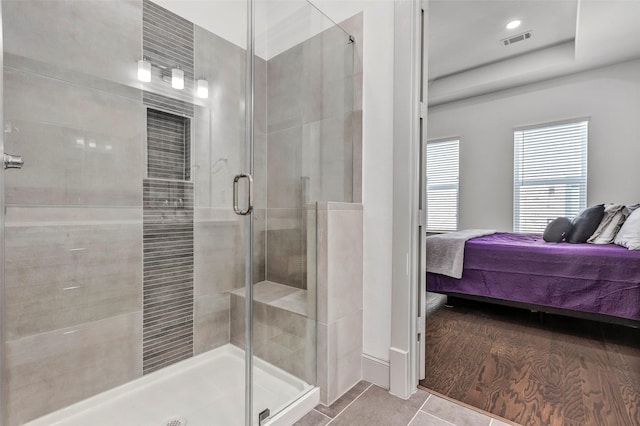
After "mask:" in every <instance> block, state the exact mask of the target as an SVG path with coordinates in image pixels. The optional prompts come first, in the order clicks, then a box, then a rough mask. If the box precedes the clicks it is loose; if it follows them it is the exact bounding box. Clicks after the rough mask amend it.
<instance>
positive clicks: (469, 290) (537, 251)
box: [427, 233, 640, 327]
mask: <svg viewBox="0 0 640 426" xmlns="http://www.w3.org/2000/svg"><path fill="white" fill-rule="evenodd" d="M427 256H429V245H427ZM463 259H464V260H463V265H462V278H459V279H458V278H454V277H452V276H447V275H443V274H440V273H433V272H429V268H427V289H428V291H431V292H437V293H444V294H447V295H451V296H458V297H466V298H471V299H476V300H484V301H490V302H494V303H501V304H507V305H512V306H518V307H524V308H529V309H535V310H539V311H542V312H550V313H560V314H565V315H573V316H578V317H583V318H589V319H596V320H602V321H607V322H612V323H617V324H623V325H628V326H632V327H638V326H639V325H640V250H628V249H626V248H624V247H620V246H617V245H615V244H606V245H595V244H570V243H546V242H544V241H543V240H542V236H541V235H531V234H513V233H493V234H490V235H484V236H481V237H476V238H471V239H469V240H467V241H466V243H465V244H464V258H463Z"/></svg>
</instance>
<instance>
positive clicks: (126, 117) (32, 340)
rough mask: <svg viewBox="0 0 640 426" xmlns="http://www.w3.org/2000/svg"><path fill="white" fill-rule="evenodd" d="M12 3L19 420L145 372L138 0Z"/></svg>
mask: <svg viewBox="0 0 640 426" xmlns="http://www.w3.org/2000/svg"><path fill="white" fill-rule="evenodd" d="M2 8H3V25H4V27H3V36H4V48H5V52H4V53H5V56H4V58H5V63H4V65H5V67H4V76H5V79H4V90H5V92H4V114H5V117H4V118H5V124H7V126H8V129H10V131H9V132H6V133H5V149H6V150H7V152H10V153H16V154H22V155H23V157H24V159H25V166H24V168H23V169H22V170H20V171H15V173H6V175H5V178H6V180H5V190H6V198H5V201H6V207H7V210H6V215H5V224H6V227H5V244H6V245H5V254H6V257H5V285H6V293H5V296H6V300H5V304H6V305H5V306H6V307H7V312H6V313H7V316H6V318H5V319H6V321H5V323H4V324H3V327H5V329H6V343H5V344H6V349H7V357H6V367H7V368H6V375H5V376H4V377H5V379H6V382H5V383H4V385H5V388H4V389H5V390H6V394H5V395H6V398H7V408H8V409H7V412H5V413H3V415H4V416H5V419H4V421H5V422H6V423H3V424H7V425H9V426H14V425H19V424H24V423H26V422H27V421H29V420H32V419H34V418H36V417H39V416H41V415H43V414H46V413H48V412H51V411H54V410H57V409H60V408H62V407H64V406H66V405H68V404H71V403H74V402H77V401H79V400H81V399H84V398H87V397H89V396H91V395H94V394H96V393H99V392H102V391H104V390H107V389H110V388H113V387H115V386H118V385H120V384H122V383H125V382H128V381H130V380H132V379H134V378H136V377H139V376H141V375H142V363H141V360H142V347H141V341H142V312H141V309H142V186H141V185H140V182H141V181H142V179H143V177H144V168H143V164H144V145H143V135H144V127H143V126H144V109H143V105H142V94H141V92H140V91H139V90H137V89H136V87H137V82H136V80H135V71H134V70H135V62H136V61H137V60H138V59H139V57H140V52H141V51H142V45H141V40H140V34H141V33H142V3H141V2H140V1H128V0H114V1H109V2H68V1H59V0H53V1H47V2H31V1H7V2H3V4H2ZM96 366H99V368H97V367H96Z"/></svg>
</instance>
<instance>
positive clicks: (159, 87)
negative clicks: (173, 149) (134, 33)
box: [142, 0, 194, 117]
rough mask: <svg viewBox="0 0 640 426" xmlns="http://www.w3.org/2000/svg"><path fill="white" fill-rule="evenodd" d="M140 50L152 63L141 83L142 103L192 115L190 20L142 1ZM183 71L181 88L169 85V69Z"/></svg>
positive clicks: (147, 0)
mask: <svg viewBox="0 0 640 426" xmlns="http://www.w3.org/2000/svg"><path fill="white" fill-rule="evenodd" d="M142 4H143V9H142V21H143V25H142V52H143V56H144V57H146V58H147V60H149V61H150V62H151V63H152V64H153V65H154V67H153V69H152V77H151V82H149V83H145V86H144V89H145V90H144V93H143V102H144V104H145V105H149V106H154V107H156V108H160V109H164V110H168V111H171V112H175V113H178V114H184V115H187V116H189V117H193V89H194V73H193V23H191V22H189V21H187V20H186V19H184V18H182V17H180V16H178V15H176V14H174V13H172V12H170V11H168V10H167V9H164V8H163V7H160V6H158V5H157V4H155V3H153V2H151V1H149V0H144V1H143V3H142ZM176 66H178V67H180V69H181V70H182V71H184V89H183V90H177V89H173V88H172V87H171V83H170V82H169V81H165V80H164V79H163V77H164V76H168V77H170V75H171V69H172V68H174V67H176Z"/></svg>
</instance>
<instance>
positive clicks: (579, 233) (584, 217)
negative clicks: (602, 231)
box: [567, 204, 604, 243]
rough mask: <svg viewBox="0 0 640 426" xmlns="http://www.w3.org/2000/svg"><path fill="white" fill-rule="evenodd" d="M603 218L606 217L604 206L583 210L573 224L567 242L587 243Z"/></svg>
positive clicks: (599, 205)
mask: <svg viewBox="0 0 640 426" xmlns="http://www.w3.org/2000/svg"><path fill="white" fill-rule="evenodd" d="M602 216H604V204H598V205H596V206H592V207H589V208H586V209H584V210H582V211H581V212H580V213H578V216H576V217H575V218H574V219H573V221H572V222H571V224H572V225H573V226H572V227H571V231H570V232H569V235H567V242H569V243H586V242H587V240H588V239H589V237H591V235H593V233H594V232H595V231H596V229H597V228H598V225H600V221H601V220H602Z"/></svg>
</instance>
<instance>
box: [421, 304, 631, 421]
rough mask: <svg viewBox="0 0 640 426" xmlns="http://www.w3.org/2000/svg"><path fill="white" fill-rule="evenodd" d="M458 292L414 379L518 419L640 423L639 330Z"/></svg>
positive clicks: (433, 321)
mask: <svg viewBox="0 0 640 426" xmlns="http://www.w3.org/2000/svg"><path fill="white" fill-rule="evenodd" d="M540 319H541V316H540V315H539V314H536V313H531V312H529V311H526V310H520V309H515V308H507V307H502V306H496V305H490V304H485V303H480V302H470V301H463V300H457V301H456V302H455V307H453V308H442V309H440V310H439V311H438V312H437V313H435V314H434V315H433V316H431V317H430V318H429V320H428V321H427V332H426V338H427V377H426V378H425V380H423V381H421V382H420V384H421V385H422V386H425V387H427V388H429V389H433V390H434V391H437V392H440V393H442V394H444V395H446V396H448V397H450V398H453V399H456V400H458V401H461V402H464V403H467V404H469V405H472V406H474V407H477V408H480V409H483V410H486V411H488V412H490V413H493V414H496V415H498V416H501V417H504V418H506V419H508V420H511V421H513V422H516V423H519V424H522V425H536V426H537V425H567V426H578V425H581V426H582V425H594V426H601V425H612V426H624V425H630V426H638V425H640V330H639V329H633V328H629V327H623V326H616V325H609V324H603V323H599V322H594V321H587V320H579V319H574V318H568V317H563V316H557V315H548V314H547V315H545V316H544V321H543V322H542V321H540Z"/></svg>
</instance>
